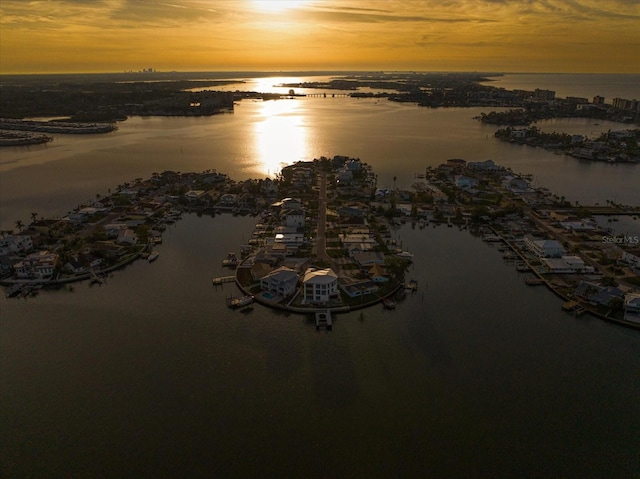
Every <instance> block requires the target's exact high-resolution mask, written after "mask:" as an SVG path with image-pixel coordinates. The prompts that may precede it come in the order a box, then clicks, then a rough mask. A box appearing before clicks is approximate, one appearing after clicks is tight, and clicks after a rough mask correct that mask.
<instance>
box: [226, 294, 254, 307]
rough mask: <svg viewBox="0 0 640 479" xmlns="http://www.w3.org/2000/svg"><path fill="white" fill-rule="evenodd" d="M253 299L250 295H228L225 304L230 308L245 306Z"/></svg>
mask: <svg viewBox="0 0 640 479" xmlns="http://www.w3.org/2000/svg"><path fill="white" fill-rule="evenodd" d="M254 301H255V298H254V297H253V296H250V295H247V296H242V297H240V298H235V297H229V298H227V306H229V307H230V308H231V309H238V308H244V307H245V306H249V305H250V304H251V303H253V302H254Z"/></svg>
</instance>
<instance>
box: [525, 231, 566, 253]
mask: <svg viewBox="0 0 640 479" xmlns="http://www.w3.org/2000/svg"><path fill="white" fill-rule="evenodd" d="M524 244H525V246H526V247H527V248H528V249H529V251H531V252H532V253H533V254H535V255H536V256H537V257H538V258H560V257H561V256H563V255H564V254H565V253H566V251H565V249H564V247H563V246H562V245H561V244H560V243H559V242H558V241H556V240H549V239H547V240H538V239H535V238H534V237H533V236H531V235H526V236H525V237H524Z"/></svg>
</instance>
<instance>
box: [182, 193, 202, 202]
mask: <svg viewBox="0 0 640 479" xmlns="http://www.w3.org/2000/svg"><path fill="white" fill-rule="evenodd" d="M206 194H207V192H206V191H204V190H190V191H187V192H186V193H185V194H184V197H185V199H186V200H187V201H189V203H195V202H197V201H198V200H200V199H202V198H203V197H204V196H205V195H206Z"/></svg>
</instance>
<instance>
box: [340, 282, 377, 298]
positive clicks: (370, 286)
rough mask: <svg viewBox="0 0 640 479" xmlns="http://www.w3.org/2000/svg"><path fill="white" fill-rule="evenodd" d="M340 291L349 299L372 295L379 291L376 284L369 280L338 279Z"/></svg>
mask: <svg viewBox="0 0 640 479" xmlns="http://www.w3.org/2000/svg"><path fill="white" fill-rule="evenodd" d="M339 285H340V289H341V290H342V291H344V292H345V294H346V295H347V296H349V297H350V298H356V297H358V296H365V295H367V294H374V293H376V292H378V290H379V289H380V288H379V287H378V285H377V284H375V283H374V282H373V281H370V280H368V279H367V280H360V281H358V280H354V279H351V278H340V282H339Z"/></svg>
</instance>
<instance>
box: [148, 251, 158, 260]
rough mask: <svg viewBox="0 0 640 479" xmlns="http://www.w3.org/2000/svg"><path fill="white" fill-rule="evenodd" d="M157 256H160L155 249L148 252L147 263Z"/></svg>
mask: <svg viewBox="0 0 640 479" xmlns="http://www.w3.org/2000/svg"><path fill="white" fill-rule="evenodd" d="M158 256H160V253H158V252H157V251H152V252H151V253H149V257H148V258H147V259H148V260H149V263H151V262H152V261H155V260H157V259H158Z"/></svg>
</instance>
